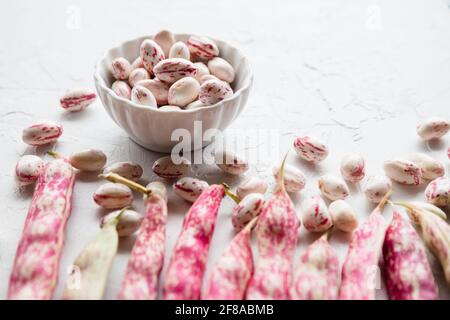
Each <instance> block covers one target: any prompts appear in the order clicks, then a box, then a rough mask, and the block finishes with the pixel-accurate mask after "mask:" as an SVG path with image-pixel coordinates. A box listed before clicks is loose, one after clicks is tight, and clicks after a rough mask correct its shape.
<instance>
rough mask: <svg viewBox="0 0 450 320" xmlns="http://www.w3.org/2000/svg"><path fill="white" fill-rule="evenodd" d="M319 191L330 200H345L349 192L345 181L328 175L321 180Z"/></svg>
mask: <svg viewBox="0 0 450 320" xmlns="http://www.w3.org/2000/svg"><path fill="white" fill-rule="evenodd" d="M318 185H319V189H320V191H322V194H323V195H324V196H325V197H326V198H328V199H330V200H332V201H333V200H338V199H345V198H347V196H348V195H349V193H350V192H349V190H348V187H347V185H346V184H345V182H344V180H342V179H341V178H339V177H338V176H335V175H332V174H326V175H324V176H322V177H321V178H320V179H319V182H318Z"/></svg>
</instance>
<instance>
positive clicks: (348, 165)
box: [341, 153, 366, 183]
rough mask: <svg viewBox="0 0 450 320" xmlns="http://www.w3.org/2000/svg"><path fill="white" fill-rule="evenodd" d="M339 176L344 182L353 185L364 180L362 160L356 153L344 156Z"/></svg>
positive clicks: (363, 163) (364, 171) (363, 162)
mask: <svg viewBox="0 0 450 320" xmlns="http://www.w3.org/2000/svg"><path fill="white" fill-rule="evenodd" d="M341 174H342V177H343V178H344V179H345V180H347V181H350V182H353V183H356V182H359V181H361V180H362V179H364V176H365V174H366V165H365V161H364V158H363V157H362V156H361V155H360V154H357V153H349V154H346V155H345V156H344V157H343V158H342V161H341Z"/></svg>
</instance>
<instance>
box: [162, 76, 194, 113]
mask: <svg viewBox="0 0 450 320" xmlns="http://www.w3.org/2000/svg"><path fill="white" fill-rule="evenodd" d="M199 91H200V84H199V83H198V82H197V80H195V79H194V78H191V77H186V78H182V79H180V80H178V81H176V82H175V83H174V84H172V85H171V86H170V89H169V96H168V98H169V104H170V105H172V106H179V107H180V108H185V107H186V106H187V105H188V104H189V103H191V102H193V101H194V100H195V99H197V97H198V93H199Z"/></svg>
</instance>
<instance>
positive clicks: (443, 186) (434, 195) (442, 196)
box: [425, 177, 450, 207]
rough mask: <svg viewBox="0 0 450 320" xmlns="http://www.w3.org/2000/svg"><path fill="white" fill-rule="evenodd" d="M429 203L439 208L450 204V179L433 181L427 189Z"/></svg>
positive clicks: (442, 178) (441, 178)
mask: <svg viewBox="0 0 450 320" xmlns="http://www.w3.org/2000/svg"><path fill="white" fill-rule="evenodd" d="M425 197H426V198H427V201H428V202H429V203H431V204H434V205H435V206H438V207H445V206H447V205H449V204H450V178H447V177H440V178H437V179H434V180H433V181H431V182H430V183H429V184H428V186H427V188H426V189H425Z"/></svg>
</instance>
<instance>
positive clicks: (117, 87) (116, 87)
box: [111, 80, 131, 100]
mask: <svg viewBox="0 0 450 320" xmlns="http://www.w3.org/2000/svg"><path fill="white" fill-rule="evenodd" d="M111 89H112V91H114V93H115V94H117V95H118V96H119V97H122V98H125V99H128V100H130V99H131V88H130V86H129V85H128V83H126V82H125V81H122V80H117V81H114V83H113V84H112V86H111Z"/></svg>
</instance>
